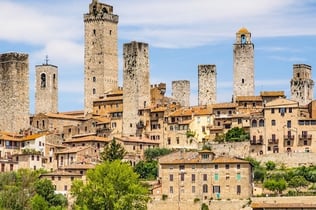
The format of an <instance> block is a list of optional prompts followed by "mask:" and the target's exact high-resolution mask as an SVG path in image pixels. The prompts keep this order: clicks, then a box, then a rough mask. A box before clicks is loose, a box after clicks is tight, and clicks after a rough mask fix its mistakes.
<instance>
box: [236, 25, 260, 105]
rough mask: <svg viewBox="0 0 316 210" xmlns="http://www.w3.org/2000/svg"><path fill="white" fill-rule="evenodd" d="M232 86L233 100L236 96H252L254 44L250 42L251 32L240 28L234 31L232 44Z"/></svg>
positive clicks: (253, 84) (253, 85) (253, 88)
mask: <svg viewBox="0 0 316 210" xmlns="http://www.w3.org/2000/svg"><path fill="white" fill-rule="evenodd" d="M233 48H234V61H233V62H234V86H233V89H234V90H233V100H234V101H235V98H236V96H253V95H254V92H255V82H254V77H255V75H254V45H253V43H252V42H251V33H250V32H249V31H248V30H247V29H246V28H241V29H240V30H239V31H238V32H237V33H236V42H235V44H234V47H233Z"/></svg>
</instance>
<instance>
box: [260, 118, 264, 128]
mask: <svg viewBox="0 0 316 210" xmlns="http://www.w3.org/2000/svg"><path fill="white" fill-rule="evenodd" d="M259 127H264V120H263V119H261V120H259Z"/></svg>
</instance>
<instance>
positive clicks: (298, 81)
mask: <svg viewBox="0 0 316 210" xmlns="http://www.w3.org/2000/svg"><path fill="white" fill-rule="evenodd" d="M313 88H314V81H313V80H312V67H311V66H309V65H305V64H294V65H293V78H292V80H291V99H292V100H295V101H297V102H299V104H300V105H307V104H308V103H310V102H311V101H312V100H313V93H314V92H313Z"/></svg>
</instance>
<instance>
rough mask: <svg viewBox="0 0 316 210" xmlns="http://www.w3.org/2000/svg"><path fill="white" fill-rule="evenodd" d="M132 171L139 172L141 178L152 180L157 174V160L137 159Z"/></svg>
mask: <svg viewBox="0 0 316 210" xmlns="http://www.w3.org/2000/svg"><path fill="white" fill-rule="evenodd" d="M134 171H135V172H136V173H137V174H139V177H140V178H142V179H150V180H153V179H155V178H156V177H157V176H158V163H157V161H155V160H153V161H143V160H141V161H139V162H138V163H137V164H136V165H135V167H134Z"/></svg>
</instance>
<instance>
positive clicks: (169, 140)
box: [167, 137, 171, 145]
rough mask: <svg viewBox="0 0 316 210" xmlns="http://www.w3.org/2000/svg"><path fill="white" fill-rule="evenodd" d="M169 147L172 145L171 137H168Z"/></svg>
mask: <svg viewBox="0 0 316 210" xmlns="http://www.w3.org/2000/svg"><path fill="white" fill-rule="evenodd" d="M167 141H168V145H170V144H171V139H170V137H168V140H167Z"/></svg>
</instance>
